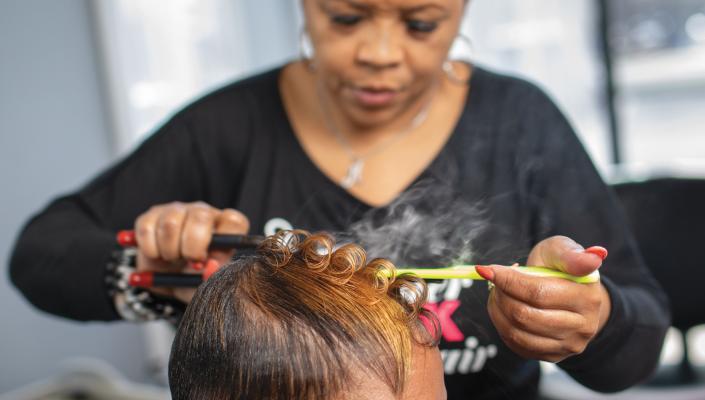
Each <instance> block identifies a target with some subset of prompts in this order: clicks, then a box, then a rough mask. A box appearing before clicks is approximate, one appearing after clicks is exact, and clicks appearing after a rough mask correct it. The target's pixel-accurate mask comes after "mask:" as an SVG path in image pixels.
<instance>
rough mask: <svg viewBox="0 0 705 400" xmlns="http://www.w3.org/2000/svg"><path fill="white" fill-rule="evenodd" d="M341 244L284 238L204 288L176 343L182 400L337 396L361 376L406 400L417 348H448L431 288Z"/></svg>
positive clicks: (173, 370) (173, 371) (172, 375)
mask: <svg viewBox="0 0 705 400" xmlns="http://www.w3.org/2000/svg"><path fill="white" fill-rule="evenodd" d="M333 247H334V241H333V239H332V238H331V237H330V236H328V235H326V234H316V235H310V234H308V233H306V232H303V231H285V232H280V233H278V234H277V235H275V236H272V237H269V238H268V239H266V240H265V241H264V243H263V244H262V245H261V246H260V247H259V249H258V250H257V254H256V255H254V256H246V257H240V258H237V259H235V260H233V261H232V262H231V263H230V264H228V265H226V266H225V267H223V268H222V269H221V270H220V271H219V272H217V273H216V274H215V275H213V276H212V277H211V278H210V279H209V280H208V281H207V282H206V283H204V284H203V285H202V286H201V287H200V288H199V289H198V290H197V292H196V294H195V296H194V298H193V300H192V302H191V304H190V305H189V307H188V309H187V311H186V314H185V315H184V318H183V320H182V321H181V324H180V326H179V329H178V331H177V333H176V338H175V340H174V344H173V346H172V350H171V359H170V361H169V384H170V387H171V391H172V396H173V398H174V399H175V400H181V399H328V398H331V397H333V396H337V395H340V394H343V393H345V389H346V387H347V386H346V385H350V384H353V382H354V381H355V379H354V377H353V376H352V375H353V372H357V373H359V372H362V373H363V374H365V375H364V376H369V377H371V378H376V379H379V380H381V381H382V382H384V383H385V384H386V385H388V387H389V388H390V390H391V391H392V392H393V393H394V394H400V393H401V392H402V391H403V389H404V386H405V380H406V377H407V374H408V373H409V370H410V359H411V352H412V347H413V346H414V345H416V344H420V345H423V346H428V347H433V346H435V345H436V344H437V342H438V332H439V329H438V324H437V322H436V319H435V317H434V316H433V315H432V314H430V313H427V311H426V310H425V309H423V308H422V307H423V304H424V303H425V301H426V297H427V296H426V294H427V292H426V284H425V283H424V282H423V281H422V280H421V279H419V278H416V277H413V276H407V275H402V276H395V272H394V271H395V270H394V266H393V265H392V264H391V262H389V261H387V260H383V259H375V260H372V261H370V262H369V263H367V262H366V254H365V251H364V250H363V249H362V248H361V247H359V246H357V245H354V244H347V245H344V246H342V247H340V248H339V249H337V250H335V251H334V249H333ZM383 270H387V271H389V272H391V273H390V274H389V277H386V275H385V274H382V273H380V271H383ZM422 315H423V316H425V317H426V318H428V321H430V322H432V324H430V325H431V326H432V327H433V329H432V332H428V331H427V330H426V328H425V327H424V325H423V324H422V321H421V318H420V317H421V316H422ZM358 379H359V378H358Z"/></svg>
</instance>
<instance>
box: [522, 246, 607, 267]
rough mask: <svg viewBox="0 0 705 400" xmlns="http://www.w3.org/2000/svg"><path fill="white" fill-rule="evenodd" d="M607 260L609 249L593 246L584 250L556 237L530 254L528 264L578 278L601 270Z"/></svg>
mask: <svg viewBox="0 0 705 400" xmlns="http://www.w3.org/2000/svg"><path fill="white" fill-rule="evenodd" d="M605 258H607V249H605V248H604V247H601V246H593V247H589V248H587V249H584V248H583V247H582V246H581V245H579V244H578V243H576V242H575V241H574V240H572V239H570V238H568V237H565V236H554V237H551V238H548V239H546V240H543V241H541V243H539V244H538V245H537V246H536V247H535V248H534V249H533V250H532V251H531V254H529V259H528V262H527V264H528V265H531V266H540V267H547V268H553V269H557V270H559V271H563V272H566V273H569V274H571V275H576V276H584V275H588V274H590V273H592V272H593V271H595V270H596V269H598V268H600V266H601V265H602V262H603V261H604V260H605Z"/></svg>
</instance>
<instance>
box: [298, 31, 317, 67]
mask: <svg viewBox="0 0 705 400" xmlns="http://www.w3.org/2000/svg"><path fill="white" fill-rule="evenodd" d="M314 55H315V54H314V50H313V44H311V40H310V39H309V38H308V35H306V28H303V27H302V28H301V31H300V32H299V59H300V60H301V61H303V62H304V63H305V64H306V66H308V68H309V69H311V70H314V69H315V63H314V61H313V56H314Z"/></svg>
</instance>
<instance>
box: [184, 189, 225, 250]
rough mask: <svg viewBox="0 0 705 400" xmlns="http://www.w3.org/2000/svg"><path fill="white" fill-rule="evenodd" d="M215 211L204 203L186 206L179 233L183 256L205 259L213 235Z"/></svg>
mask: <svg viewBox="0 0 705 400" xmlns="http://www.w3.org/2000/svg"><path fill="white" fill-rule="evenodd" d="M217 212H218V211H217V210H216V209H214V208H213V207H211V206H209V205H207V204H205V203H197V204H193V205H190V206H189V207H188V212H187V214H186V220H185V221H184V228H183V232H182V233H181V254H182V256H183V257H184V258H186V259H188V260H197V261H205V260H206V259H207V258H208V245H209V244H210V242H211V237H212V236H213V229H214V228H215V217H216V214H217Z"/></svg>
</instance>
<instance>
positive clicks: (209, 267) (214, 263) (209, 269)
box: [203, 258, 220, 281]
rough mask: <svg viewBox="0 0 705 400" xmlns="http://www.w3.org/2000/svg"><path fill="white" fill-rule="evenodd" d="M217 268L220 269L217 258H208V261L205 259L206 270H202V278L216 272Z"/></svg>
mask: <svg viewBox="0 0 705 400" xmlns="http://www.w3.org/2000/svg"><path fill="white" fill-rule="evenodd" d="M218 269H220V263H219V262H218V260H216V259H214V258H209V259H208V261H206V270H205V271H203V280H204V281H205V280H208V278H210V277H211V275H213V274H215V273H216V272H218Z"/></svg>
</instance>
